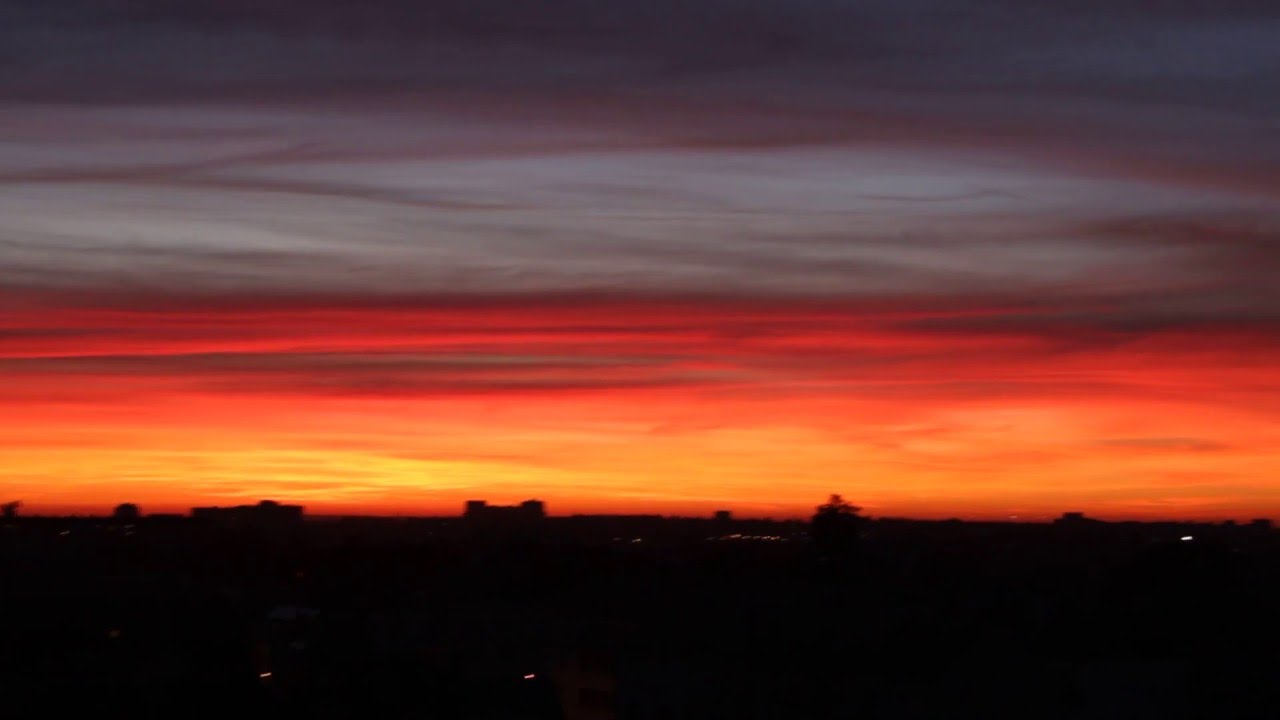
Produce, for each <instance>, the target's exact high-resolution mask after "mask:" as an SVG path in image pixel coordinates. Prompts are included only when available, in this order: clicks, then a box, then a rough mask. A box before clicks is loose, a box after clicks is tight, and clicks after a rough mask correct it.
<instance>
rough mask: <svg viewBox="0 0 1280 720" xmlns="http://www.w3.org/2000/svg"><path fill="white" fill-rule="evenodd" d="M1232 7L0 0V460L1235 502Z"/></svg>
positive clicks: (557, 491)
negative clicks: (1157, 9) (0, 407)
mask: <svg viewBox="0 0 1280 720" xmlns="http://www.w3.org/2000/svg"><path fill="white" fill-rule="evenodd" d="M1277 32H1280V13H1277V11H1276V10H1275V9H1273V8H1271V7H1270V6H1269V5H1267V4H1262V3H1250V2H1234V3H1221V2H1219V3H1212V4H1210V3H1197V2H1181V3H1165V4H1164V6H1163V7H1162V8H1161V11H1160V12H1159V13H1158V14H1157V13H1154V12H1151V11H1149V10H1147V9H1146V6H1145V5H1143V4H1138V3H1132V4H1130V5H1126V4H1124V3H1121V4H1117V3H1105V4H1104V3H1092V2H1085V3H1071V4H1069V6H1068V4H1065V3H1050V2H1031V3H1026V2H1022V3H1011V2H1002V1H1000V2H997V1H995V0H985V1H984V2H976V3H975V2H966V3H959V2H945V1H942V0H917V1H913V2H892V3H891V2H887V1H886V2H857V3H855V2H847V1H844V0H790V1H788V2H781V1H780V0H759V1H752V2H719V1H716V0H698V1H696V2H679V3H676V2H671V3H653V2H645V3H640V2H632V1H631V0H617V1H615V2H609V3H601V2H590V3H588V2H576V1H573V2H561V3H553V4H534V5H530V4H529V3H515V2H510V1H509V0H481V1H477V0H470V1H469V2H461V1H459V2H429V3H421V2H414V3H409V2H393V1H390V0H381V1H379V2H359V3H357V2H342V1H338V0H328V1H327V2H321V3H316V2H308V3H300V2H289V1H287V0H277V1H276V2H270V3H263V2H226V1H225V0H223V1H220V2H216V3H215V2H212V1H209V2H189V3H182V4H180V5H174V4H172V3H162V2H147V1H142V2H130V3H119V4H116V3H89V2H73V1H71V0H59V1H57V2H41V3H35V2H13V1H12V0H8V1H7V2H0V48H3V50H2V51H0V97H3V98H6V99H5V100H0V372H2V373H3V374H4V376H5V377H6V378H10V379H12V380H13V382H7V383H6V384H5V386H4V387H3V388H0V400H3V406H4V408H5V410H4V411H3V412H0V455H3V456H4V458H5V460H6V462H7V463H8V466H9V467H12V468H14V470H13V472H12V474H11V479H10V480H7V481H4V482H5V483H7V484H8V485H9V487H7V488H6V487H4V486H2V485H0V489H7V490H11V491H12V493H13V494H15V495H21V496H23V497H26V498H28V500H29V501H32V502H34V503H36V504H39V503H42V502H43V503H45V504H47V505H50V506H56V507H73V506H75V507H79V506H97V505H106V504H110V503H111V502H114V501H117V500H121V499H125V498H120V497H117V495H120V494H125V493H127V494H130V495H131V496H132V497H134V498H141V499H143V500H145V501H147V502H149V503H151V504H152V505H157V504H158V505H160V506H179V505H182V504H185V503H194V502H195V501H210V500H213V501H216V500H218V499H220V498H223V499H225V498H251V497H256V496H260V495H263V494H272V493H274V494H280V495H285V496H292V497H297V498H300V499H304V500H306V501H308V502H310V503H312V504H315V505H316V506H317V507H329V508H334V509H343V508H363V509H375V510H380V511H386V510H399V511H422V510H432V509H439V508H442V507H451V505H452V503H454V502H457V501H459V500H460V499H462V498H463V497H465V496H467V495H469V494H492V495H494V496H495V499H517V498H519V497H522V496H526V495H530V494H540V495H543V496H546V497H548V498H551V499H552V500H554V501H555V502H556V503H558V504H559V506H560V507H564V508H578V509H601V508H619V507H629V508H636V507H646V508H660V509H667V510H680V511H686V510H687V511H698V512H701V511H703V510H706V509H709V508H712V507H716V506H718V505H722V504H725V503H730V504H734V503H739V504H742V503H746V504H750V505H752V506H754V507H758V508H760V509H761V511H762V512H765V511H767V512H774V513H793V512H802V511H803V510H804V509H805V507H807V506H808V505H809V504H811V501H812V500H814V499H816V498H820V497H822V496H823V495H824V494H825V493H826V492H829V491H831V490H845V491H846V492H847V493H848V494H851V495H854V496H857V497H859V499H860V504H863V505H867V506H870V507H872V508H874V509H878V510H883V511H885V512H903V513H909V512H919V513H939V514H955V513H960V514H965V513H967V514H985V515H1001V514H1003V513H1007V512H1008V513H1012V512H1015V511H1016V512H1019V513H1021V514H1022V516H1027V515H1028V514H1032V515H1034V514H1035V513H1037V512H1039V513H1043V514H1050V513H1052V512H1053V511H1055V510H1059V509H1065V507H1066V506H1068V505H1070V506H1081V507H1087V508H1090V509H1098V510H1100V511H1103V512H1111V513H1113V514H1121V515H1123V514H1127V515H1135V514H1161V513H1164V514H1200V515H1218V516H1221V515H1224V514H1231V513H1245V512H1253V511H1255V510H1256V511H1258V512H1262V511H1269V510H1280V498H1277V494H1278V493H1277V491H1278V490H1280V488H1278V487H1277V486H1275V484H1274V482H1275V481H1274V478H1270V477H1268V476H1267V474H1266V468H1267V467H1273V466H1274V463H1275V461H1276V460H1277V459H1278V458H1277V457H1276V456H1275V451H1274V450H1273V448H1274V447H1275V443H1274V441H1275V440H1276V427H1277V426H1280V423H1277V420H1280V385H1278V384H1277V382H1276V380H1275V378H1276V377H1278V376H1280V375H1278V374H1277V370H1280V368H1278V367H1277V365H1280V348H1278V347H1277V344H1278V342H1280V341H1278V340H1277V338H1280V332H1278V331H1280V313H1278V311H1277V308H1280V282H1277V278H1276V271H1275V270H1274V268H1275V267H1278V266H1280V175H1278V174H1277V173H1276V170H1275V168H1276V167H1280V125H1277V124H1276V120H1275V118H1276V117H1277V116H1278V114H1277V113H1278V112H1280V107H1278V106H1277V104H1278V103H1280V100H1277V96H1276V95H1275V93H1274V92H1271V91H1270V90H1269V88H1270V82H1271V80H1272V79H1273V78H1274V77H1275V76H1276V74H1277V72H1278V71H1280V49H1277V47H1276V44H1275V43H1273V42H1270V38H1272V37H1274V36H1275V35H1276V34H1277ZM50 448H59V450H58V451H56V452H55V451H53V450H51V449H50ZM175 476H180V478H181V479H180V481H179V482H178V484H177V485H176V486H175V485H174V478H175ZM498 496H501V497H498ZM507 496H510V497H507Z"/></svg>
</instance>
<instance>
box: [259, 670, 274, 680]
mask: <svg viewBox="0 0 1280 720" xmlns="http://www.w3.org/2000/svg"><path fill="white" fill-rule="evenodd" d="M258 677H260V678H262V679H263V680H266V679H268V678H270V677H271V673H269V672H260V673H258Z"/></svg>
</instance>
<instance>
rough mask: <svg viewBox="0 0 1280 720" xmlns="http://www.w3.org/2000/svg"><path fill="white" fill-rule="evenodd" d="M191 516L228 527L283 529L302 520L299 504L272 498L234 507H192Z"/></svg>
mask: <svg viewBox="0 0 1280 720" xmlns="http://www.w3.org/2000/svg"><path fill="white" fill-rule="evenodd" d="M191 517H192V518H194V519H196V520H200V521H202V522H207V523H209V524H210V525H214V526H217V527H222V528H229V529H261V530H272V529H284V528H289V527H293V526H296V525H298V524H300V523H301V522H302V517H303V508H302V506H301V505H281V504H280V503H278V502H275V501H273V500H263V501H262V502H260V503H258V504H257V505H238V506H236V507H227V508H223V507H203V508H192V510H191Z"/></svg>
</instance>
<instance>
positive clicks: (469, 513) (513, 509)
mask: <svg viewBox="0 0 1280 720" xmlns="http://www.w3.org/2000/svg"><path fill="white" fill-rule="evenodd" d="M462 517H464V518H466V519H467V520H472V521H479V522H490V523H525V522H531V521H536V520H542V519H544V518H546V517H547V507H546V504H545V503H543V502H542V501H541V500H525V501H524V502H522V503H520V504H519V505H490V504H489V503H488V502H487V501H485V500H468V501H467V505H466V508H465V510H464V511H463V513H462Z"/></svg>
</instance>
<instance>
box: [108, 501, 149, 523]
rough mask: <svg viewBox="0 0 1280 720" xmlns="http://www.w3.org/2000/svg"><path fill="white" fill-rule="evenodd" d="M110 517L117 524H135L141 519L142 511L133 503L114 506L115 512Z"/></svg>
mask: <svg viewBox="0 0 1280 720" xmlns="http://www.w3.org/2000/svg"><path fill="white" fill-rule="evenodd" d="M111 517H112V518H113V519H115V520H116V521H118V522H137V520H138V518H140V517H142V511H141V510H139V509H138V506H137V505H134V504H133V503H121V504H120V505H117V506H116V510H115V512H114V513H112V514H111Z"/></svg>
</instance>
